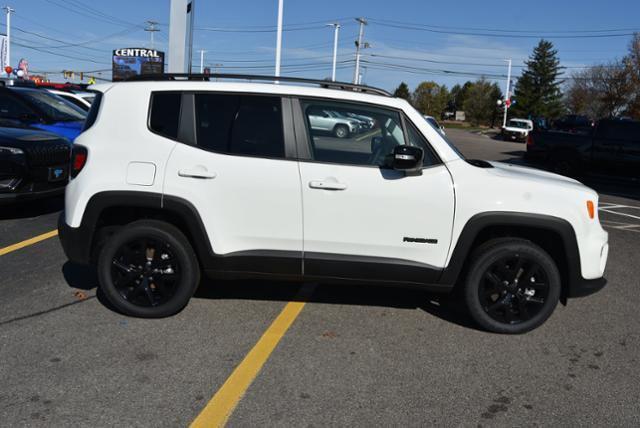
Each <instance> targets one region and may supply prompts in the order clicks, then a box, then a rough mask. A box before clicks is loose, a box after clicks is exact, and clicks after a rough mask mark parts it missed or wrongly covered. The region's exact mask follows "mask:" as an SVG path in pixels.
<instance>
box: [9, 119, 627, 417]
mask: <svg viewBox="0 0 640 428" xmlns="http://www.w3.org/2000/svg"><path fill="white" fill-rule="evenodd" d="M448 134H449V136H450V138H451V139H452V140H453V141H454V142H455V143H456V145H458V147H459V148H460V149H461V151H462V152H463V153H465V154H466V155H467V156H468V157H471V158H484V159H493V160H509V161H516V162H520V157H521V155H522V150H523V148H524V146H523V145H522V144H520V143H507V142H501V141H496V140H493V139H490V138H488V137H485V136H481V135H475V134H471V133H467V132H464V131H458V130H453V129H452V130H448ZM588 184H589V185H591V186H593V187H595V188H596V189H597V190H599V191H600V192H601V209H600V216H601V220H602V223H603V225H604V227H605V228H606V229H607V230H608V231H609V234H610V246H611V252H610V256H609V263H608V267H607V273H606V276H607V278H608V280H609V284H608V286H607V287H606V288H605V289H603V290H602V291H601V292H599V293H597V294H595V295H593V296H590V297H586V298H582V299H576V300H571V301H569V304H568V306H567V307H563V306H558V309H557V310H556V312H555V313H554V315H553V316H552V317H551V319H550V320H549V321H548V322H547V323H546V324H545V325H543V326H542V327H540V328H539V329H537V330H535V331H533V332H531V333H528V334H526V335H521V336H501V335H495V334H490V333H486V332H483V331H480V330H478V329H477V328H476V327H475V326H474V325H473V324H472V322H471V320H470V319H469V318H468V317H467V316H466V314H465V312H464V310H463V309H462V308H461V307H460V305H459V304H457V302H456V301H455V300H454V299H451V298H448V297H446V296H437V295H432V294H428V293H424V292H420V291H414V290H403V289H390V288H375V287H366V286H348V287H346V286H326V285H321V284H304V285H299V284H288V283H270V282H255V281H252V282H216V283H213V282H210V281H205V282H204V283H203V284H202V286H201V287H200V289H199V291H198V292H197V294H196V297H195V298H194V299H192V301H191V303H190V304H189V306H188V307H187V308H186V309H185V310H184V311H182V312H181V313H180V314H178V315H177V316H174V317H171V318H168V319H163V320H141V319H135V318H128V317H125V316H122V315H120V314H118V313H117V312H115V311H113V310H112V309H110V308H109V306H108V304H106V303H105V302H104V300H103V299H102V298H101V296H100V295H99V293H96V285H97V281H96V278H95V273H94V272H93V271H91V270H90V269H86V268H82V267H79V266H74V265H71V264H69V263H67V262H66V258H65V256H64V254H63V252H62V249H61V247H60V245H59V242H58V240H57V238H55V236H51V235H43V234H46V233H47V232H49V231H52V230H53V229H55V224H56V220H57V216H58V213H59V210H60V209H61V208H62V201H61V200H50V201H46V202H42V203H32V204H28V205H23V206H19V207H12V208H7V207H3V208H1V209H0V295H1V297H0V362H1V364H0V386H1V387H0V425H3V426H29V425H40V426H44V425H46V426H63V425H77V426H114V425H120V426H184V425H188V424H189V423H191V422H192V421H194V420H196V422H198V423H199V422H205V423H206V422H212V421H215V420H219V418H220V417H221V415H220V414H219V413H220V410H219V409H224V412H226V413H225V414H224V415H222V419H224V417H226V416H229V419H228V422H229V425H230V426H256V425H268V426H311V425H315V426H317V425H330V426H372V425H387V426H474V427H476V426H507V425H508V426H558V425H561V426H583V425H589V426H604V425H607V426H638V425H640V410H639V407H638V399H639V397H640V382H639V379H640V366H639V364H638V358H639V355H640V317H638V315H637V311H638V307H640V295H639V294H638V287H639V286H640V280H639V279H638V278H640V264H639V263H638V260H640V259H639V257H638V254H639V252H640V195H639V192H638V186H639V185H638V183H629V182H618V181H615V180H608V179H602V178H594V179H589V180H588ZM34 237H39V238H37V239H35V240H31V241H28V242H26V243H23V244H22V245H19V246H16V245H15V244H16V243H21V242H24V241H25V240H29V239H32V238H34ZM290 302H293V303H290ZM283 314H284V315H283ZM274 320H275V321H274ZM265 332H266V333H265ZM212 398H213V400H212ZM212 403H213V404H212ZM213 406H219V407H213ZM203 410H204V413H201V412H203ZM216 412H217V413H218V414H216ZM199 415H201V416H200V417H199Z"/></svg>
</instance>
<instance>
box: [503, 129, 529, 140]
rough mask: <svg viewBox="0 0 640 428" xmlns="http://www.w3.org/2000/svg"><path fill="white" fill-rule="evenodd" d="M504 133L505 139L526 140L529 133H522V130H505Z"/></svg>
mask: <svg viewBox="0 0 640 428" xmlns="http://www.w3.org/2000/svg"><path fill="white" fill-rule="evenodd" d="M502 135H503V137H504V139H505V140H511V141H526V140H527V134H522V133H520V132H511V131H504V132H503V133H502Z"/></svg>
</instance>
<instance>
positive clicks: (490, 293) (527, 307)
mask: <svg viewBox="0 0 640 428" xmlns="http://www.w3.org/2000/svg"><path fill="white" fill-rule="evenodd" d="M560 288H561V281H560V273H559V272H558V268H557V266H556V264H555V262H554V261H553V259H552V258H551V257H550V256H549V254H547V253H546V252H545V251H544V250H543V249H542V248H540V247H539V246H537V245H535V244H534V243H532V242H530V241H527V240H524V239H516V238H500V239H495V240H492V241H489V242H487V243H485V244H483V245H482V246H480V247H479V248H478V249H477V250H475V251H474V254H473V256H472V261H471V266H470V268H469V271H468V274H467V277H466V282H465V301H466V304H467V307H468V308H469V312H470V314H471V316H472V317H473V319H474V320H475V321H476V322H477V323H478V324H479V325H480V326H481V327H483V328H485V329H487V330H489V331H492V332H495V333H509V334H518V333H525V332H527V331H530V330H533V329H534V328H536V327H538V326H540V325H542V324H543V323H544V322H545V321H546V320H547V319H548V318H549V317H550V316H551V314H552V313H553V311H554V309H555V307H556V305H557V304H558V300H559V298H560Z"/></svg>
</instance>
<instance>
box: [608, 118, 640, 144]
mask: <svg viewBox="0 0 640 428" xmlns="http://www.w3.org/2000/svg"><path fill="white" fill-rule="evenodd" d="M598 136H599V137H600V138H604V139H606V140H611V143H615V142H620V141H640V123H639V122H633V121H626V120H611V121H602V122H600V124H599V125H598Z"/></svg>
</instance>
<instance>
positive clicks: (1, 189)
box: [0, 79, 95, 204]
mask: <svg viewBox="0 0 640 428" xmlns="http://www.w3.org/2000/svg"><path fill="white" fill-rule="evenodd" d="M94 96H95V95H94V94H93V93H91V92H87V91H84V90H82V89H81V88H80V87H75V86H69V85H56V86H36V85H35V84H34V83H32V82H30V81H21V80H13V79H1V80H0V204H3V203H4V204H6V203H13V202H15V201H19V200H26V199H34V198H43V197H49V196H54V195H58V194H61V193H63V192H64V187H65V185H66V183H67V181H68V178H69V173H70V167H71V166H70V162H71V153H72V149H73V146H72V142H73V140H74V139H75V138H76V137H77V136H78V135H79V134H80V132H81V131H82V127H83V124H84V121H85V118H86V117H87V113H88V111H89V109H90V107H91V103H92V101H93V97H94Z"/></svg>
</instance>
